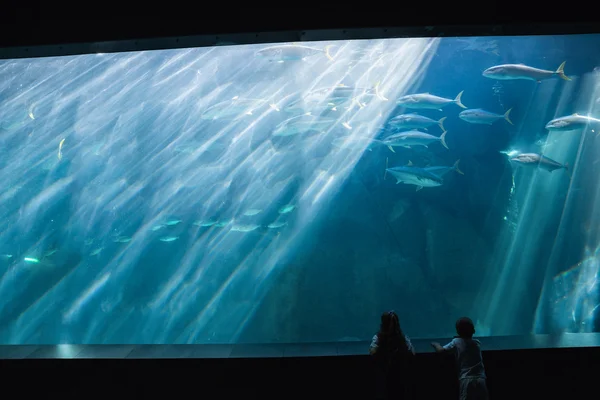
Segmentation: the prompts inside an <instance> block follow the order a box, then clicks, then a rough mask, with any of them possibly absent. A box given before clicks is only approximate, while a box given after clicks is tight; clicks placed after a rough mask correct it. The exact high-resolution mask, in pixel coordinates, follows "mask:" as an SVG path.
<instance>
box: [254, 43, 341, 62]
mask: <svg viewBox="0 0 600 400" xmlns="http://www.w3.org/2000/svg"><path fill="white" fill-rule="evenodd" d="M331 47H332V46H331V45H328V46H325V48H323V49H319V48H315V47H310V46H305V45H301V44H278V45H275V46H269V47H265V48H263V49H260V50H258V51H257V52H256V55H257V56H259V57H264V58H266V59H268V60H269V61H279V62H283V61H301V60H304V59H305V58H307V57H311V56H314V55H316V54H325V56H326V57H327V58H328V59H330V60H333V57H332V56H331V54H330V53H329V50H330V49H331Z"/></svg>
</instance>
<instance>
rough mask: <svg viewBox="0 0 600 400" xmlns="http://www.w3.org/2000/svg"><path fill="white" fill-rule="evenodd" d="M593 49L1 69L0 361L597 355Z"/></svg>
mask: <svg viewBox="0 0 600 400" xmlns="http://www.w3.org/2000/svg"><path fill="white" fill-rule="evenodd" d="M598 45H600V36H595V35H582V36H554V37H552V36H547V37H544V36H539V37H538V36H536V37H504V38H501V37H496V38H493V37H487V38H444V39H439V38H436V39H432V38H421V39H393V40H391V39H390V40H367V41H338V42H327V43H325V42H314V43H305V44H302V45H300V44H275V45H249V46H230V47H223V46H219V47H215V48H200V49H183V50H168V51H148V52H135V53H120V54H102V55H100V54H92V55H81V56H72V57H53V58H37V59H19V60H5V61H2V62H0V165H1V170H0V183H1V187H2V191H0V199H1V201H0V298H2V302H0V343H6V344H15V343H107V344H108V343H119V344H122V343H237V342H261V343H270V342H318V341H330V342H334V341H340V340H344V341H348V340H366V339H369V338H370V337H371V336H372V334H373V331H374V330H375V329H376V327H377V322H378V316H379V315H380V313H381V311H382V310H386V309H394V310H396V311H397V312H398V313H399V315H400V318H401V323H402V325H403V328H404V330H405V331H406V332H407V333H408V334H409V335H410V336H411V337H413V338H419V337H421V338H426V337H440V336H450V335H453V330H454V321H455V320H456V318H457V317H460V316H463V315H468V316H470V317H471V318H472V319H473V320H474V321H476V322H477V331H478V332H477V334H478V335H480V336H481V335H482V336H497V335H529V334H531V333H565V332H594V331H598V330H599V327H598V322H597V315H598V303H599V302H600V301H599V298H598V284H597V280H598V263H599V258H598V257H599V256H598V253H599V251H600V250H599V249H600V243H599V226H600V225H599V222H600V215H599V208H598V207H596V205H597V201H598V194H599V191H600V186H599V185H598V176H599V172H600V171H599V170H600V164H599V161H600V158H598V152H599V149H600V147H599V146H600V142H599V140H600V139H597V135H598V128H600V120H599V119H597V118H600V110H598V107H599V103H600V94H599V93H600V92H599V90H598V89H599V88H600V86H599V85H600V80H599V75H598V74H597V70H596V68H597V65H596V64H595V61H594V59H593V58H591V57H590V49H594V48H597V47H598Z"/></svg>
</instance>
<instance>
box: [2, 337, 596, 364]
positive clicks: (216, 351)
mask: <svg viewBox="0 0 600 400" xmlns="http://www.w3.org/2000/svg"><path fill="white" fill-rule="evenodd" d="M448 340H449V338H443V339H414V340H413V345H414V346H415V349H416V351H417V352H418V353H427V352H431V348H430V343H431V341H439V342H442V343H444V342H446V341H448ZM480 340H481V342H482V347H483V349H484V350H486V351H495V350H520V349H546V348H575V347H596V346H600V334H599V333H583V334H575V333H568V334H562V335H530V336H497V337H489V338H485V337H484V338H480ZM368 347H369V342H337V343H306V344H236V345H229V344H197V345H76V344H61V345H55V346H52V345H44V346H41V345H3V346H0V359H32V358H34V359H35V358H62V359H64V358H88V359H89V358H92V359H93V358H113V359H114V358H128V359H148V358H173V359H181V358H279V357H322V356H353V355H363V354H367V351H368Z"/></svg>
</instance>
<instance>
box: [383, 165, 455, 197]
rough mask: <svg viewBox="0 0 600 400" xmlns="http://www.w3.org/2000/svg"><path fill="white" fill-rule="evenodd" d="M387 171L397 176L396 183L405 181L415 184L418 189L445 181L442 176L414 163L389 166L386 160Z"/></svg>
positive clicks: (438, 184)
mask: <svg viewBox="0 0 600 400" xmlns="http://www.w3.org/2000/svg"><path fill="white" fill-rule="evenodd" d="M385 172H386V174H387V173H388V172H389V173H390V175H392V176H393V177H394V178H396V184H398V183H404V184H407V185H415V186H416V187H417V191H418V190H421V189H423V188H424V187H435V186H440V185H442V184H443V183H444V181H443V180H442V178H441V177H440V176H438V175H436V174H434V173H432V172H430V171H427V170H426V169H425V168H419V167H414V166H413V165H412V163H409V165H406V166H403V167H393V168H387V161H386V169H385ZM384 179H385V175H384Z"/></svg>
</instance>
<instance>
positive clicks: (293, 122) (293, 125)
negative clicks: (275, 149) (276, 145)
mask: <svg viewBox="0 0 600 400" xmlns="http://www.w3.org/2000/svg"><path fill="white" fill-rule="evenodd" d="M336 121H337V120H336V119H335V118H330V117H326V116H320V115H312V114H311V113H306V114H303V115H298V116H295V117H292V118H288V119H286V120H285V121H282V122H281V123H279V124H278V125H277V126H276V127H275V129H274V130H273V133H272V135H273V136H292V135H297V134H299V133H305V132H325V131H326V130H327V129H329V128H331V127H332V126H333V125H334V124H335V123H336Z"/></svg>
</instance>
